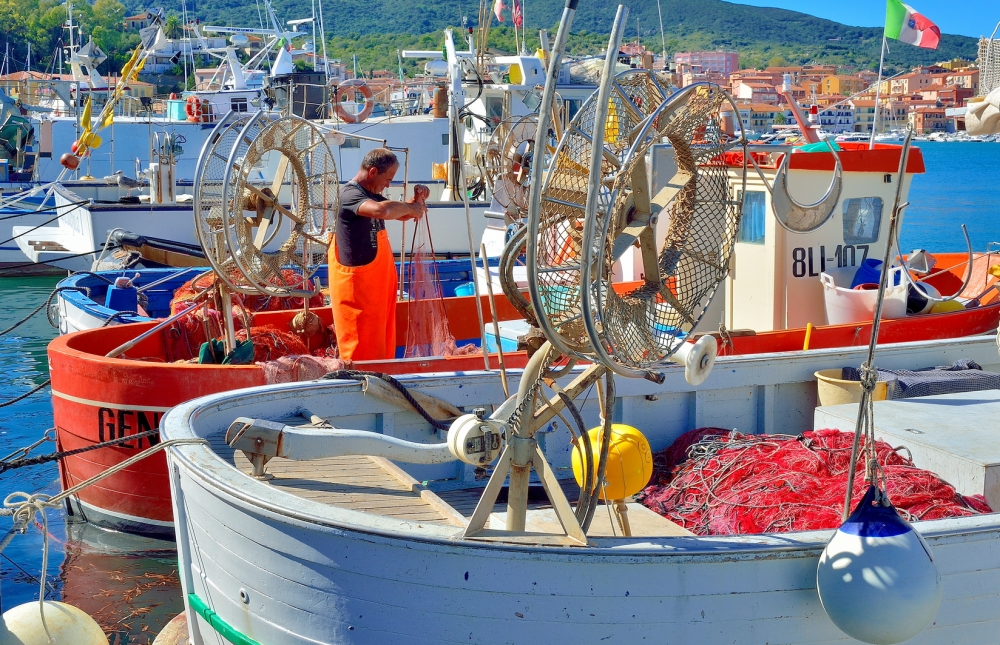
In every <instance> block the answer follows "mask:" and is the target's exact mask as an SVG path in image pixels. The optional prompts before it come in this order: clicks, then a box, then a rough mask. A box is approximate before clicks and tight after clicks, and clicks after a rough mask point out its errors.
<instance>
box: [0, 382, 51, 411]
mask: <svg viewBox="0 0 1000 645" xmlns="http://www.w3.org/2000/svg"><path fill="white" fill-rule="evenodd" d="M51 382H52V379H51V378H47V379H45V381H44V382H43V383H41V384H39V385H38V386H36V387H33V388H31V389H30V390H28V391H27V392H25V393H24V394H22V395H20V396H15V397H14V398H13V399H10V400H9V401H4V402H3V403H0V408H5V407H7V406H8V405H14V404H15V403H17V402H18V401H23V400H24V399H26V398H28V397H29V396H31V395H32V394H34V393H35V392H37V391H39V390H40V389H42V388H43V387H45V386H46V385H48V384H49V383H51Z"/></svg>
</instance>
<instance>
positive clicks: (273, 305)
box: [170, 269, 324, 315]
mask: <svg viewBox="0 0 1000 645" xmlns="http://www.w3.org/2000/svg"><path fill="white" fill-rule="evenodd" d="M217 282H218V276H216V275H215V273H210V274H207V275H202V276H198V277H196V278H193V279H191V280H188V281H187V282H185V283H184V284H183V285H181V286H180V287H179V288H178V289H177V290H176V291H174V297H173V298H171V300H170V315H174V314H176V313H178V312H181V311H183V310H184V309H186V308H187V307H188V306H189V304H190V302H191V300H193V299H194V297H195V296H197V295H198V294H200V293H202V292H203V291H205V290H206V289H210V288H212V287H214V286H215V285H216V283H217ZM270 282H271V283H272V284H274V285H276V286H283V287H288V288H291V289H309V290H312V288H313V287H312V285H311V284H310V283H309V282H308V281H307V280H306V279H304V278H303V277H302V276H301V275H300V274H299V273H297V272H296V271H294V270H292V269H282V270H281V278H280V279H279V278H278V277H277V276H273V277H272V278H271V279H270ZM232 299H233V305H234V306H235V307H240V308H242V309H243V310H244V311H248V312H250V311H279V310H281V309H301V308H302V298H278V297H276V296H266V295H246V294H242V293H233V294H232ZM323 304H324V301H323V294H322V293H317V294H316V295H314V296H312V297H311V298H309V306H310V307H322V306H323Z"/></svg>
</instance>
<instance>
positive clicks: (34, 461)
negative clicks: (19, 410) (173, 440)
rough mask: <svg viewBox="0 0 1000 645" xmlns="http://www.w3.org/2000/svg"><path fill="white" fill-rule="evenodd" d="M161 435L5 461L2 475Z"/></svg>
mask: <svg viewBox="0 0 1000 645" xmlns="http://www.w3.org/2000/svg"><path fill="white" fill-rule="evenodd" d="M50 430H51V429H50ZM50 430H46V431H45V433H46V436H47V435H48V433H49V431H50ZM159 433H160V431H159V430H147V431H146V432H140V433H138V434H130V435H128V436H127V437H119V438H117V439H110V440H108V441H104V442H101V443H95V444H93V445H92V446H85V447H83V448H76V449H74V450H66V451H63V452H53V453H49V454H47V455H39V456H38V457H28V458H22V459H14V460H11V461H7V460H6V459H4V460H3V461H0V473H4V472H6V471H8V470H13V469H14V468H22V467H24V466H37V465H38V464H44V463H48V462H50V461H56V460H57V459H63V458H65V457H72V456H73V455H79V454H80V453H84V452H90V451H91V450H98V449H99V448H107V447H109V446H117V445H118V444H122V443H127V442H129V441H132V440H133V439H143V438H145V437H152V436H154V435H157V434H159ZM42 441H45V439H44V438H43V439H41V440H40V441H38V442H36V443H35V444H33V445H32V446H29V447H28V448H26V449H22V450H30V449H31V448H33V447H34V446H36V445H38V444H39V443H41V442H42ZM17 452H21V450H18V451H16V452H15V453H14V454H17ZM25 454H27V453H26V452H25Z"/></svg>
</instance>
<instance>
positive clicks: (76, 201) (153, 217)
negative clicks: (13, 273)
mask: <svg viewBox="0 0 1000 645" xmlns="http://www.w3.org/2000/svg"><path fill="white" fill-rule="evenodd" d="M75 190H79V191H80V193H82V194H83V195H86V197H83V196H82V195H81V194H78V193H77V192H74V191H75ZM120 194H124V192H123V191H122V189H120V188H119V187H118V186H116V185H112V186H108V185H105V184H104V183H103V182H100V183H92V184H91V185H90V186H86V185H85V184H79V185H74V186H73V187H69V188H68V187H65V186H61V185H57V186H56V187H55V188H54V194H53V198H54V200H55V203H56V206H57V208H58V211H57V212H55V213H53V212H48V213H46V214H43V215H41V216H39V215H35V214H26V215H24V216H23V218H24V219H22V217H17V218H14V219H12V220H9V221H10V222H12V223H13V225H12V226H11V234H10V235H9V236H8V237H14V238H15V240H14V242H16V244H17V247H18V249H19V250H20V253H21V256H20V258H18V259H19V260H20V261H21V262H25V261H30V262H42V263H45V264H48V265H52V266H56V267H59V268H61V269H65V270H67V271H89V270H90V268H91V266H92V264H93V262H94V260H96V259H97V258H98V257H99V256H100V254H101V249H102V248H103V247H104V243H105V242H106V241H107V239H108V235H109V234H110V233H111V232H112V231H113V230H115V229H123V230H125V231H128V232H130V233H135V234H136V235H142V236H146V237H155V238H161V239H167V240H171V241H174V242H181V243H184V244H193V245H196V246H197V245H199V241H198V239H197V236H196V233H195V228H194V218H193V212H192V207H191V202H190V201H188V202H187V203H183V204H154V205H151V204H148V203H143V204H135V205H124V204H117V203H84V204H81V203H80V202H85V201H87V199H101V200H104V201H108V202H114V201H116V200H117V199H118V197H119V195H120ZM487 206H488V205H487V204H486V203H485V202H473V203H472V204H470V208H469V220H470V221H471V224H472V239H474V240H479V239H481V238H482V235H483V231H484V230H486V225H487V219H486V218H485V216H484V213H485V211H486V209H487ZM427 208H428V215H427V217H428V221H429V222H430V226H431V234H432V235H433V236H434V250H435V251H436V252H437V253H438V254H447V253H450V254H458V255H468V253H469V235H468V233H467V230H468V227H467V224H466V213H465V207H464V205H463V204H462V202H430V203H428V204H427ZM46 215H47V217H46ZM57 216H58V218H57ZM40 217H42V218H43V219H41V220H40V221H39V222H38V223H33V224H31V225H29V223H32V222H35V220H38V219H39V218H40ZM51 219H55V220H56V221H55V222H50V223H49V224H48V225H43V226H39V224H44V223H45V222H46V221H47V220H51ZM387 230H388V232H389V236H390V237H389V239H390V241H391V242H392V246H393V250H394V251H395V252H397V253H398V252H399V250H400V248H401V244H402V238H403V229H402V226H401V224H400V223H399V222H389V223H388V226H387ZM412 234H413V227H412V226H410V227H409V230H408V232H407V235H406V238H407V239H406V241H405V244H406V248H407V249H409V248H410V245H411V244H412ZM283 239H284V238H283V237H281V236H278V238H276V240H275V241H274V242H272V243H271V245H270V246H269V247H268V248H267V250H277V248H278V246H279V245H280V243H281V241H283Z"/></svg>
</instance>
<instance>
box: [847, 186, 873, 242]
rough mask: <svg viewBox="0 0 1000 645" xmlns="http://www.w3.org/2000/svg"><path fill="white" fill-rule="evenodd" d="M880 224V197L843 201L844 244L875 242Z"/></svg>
mask: <svg viewBox="0 0 1000 645" xmlns="http://www.w3.org/2000/svg"><path fill="white" fill-rule="evenodd" d="M881 223H882V198H881V197H855V198H852V199H845V200H844V244H870V243H872V242H875V241H877V240H878V231H879V225H880V224H881Z"/></svg>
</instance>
